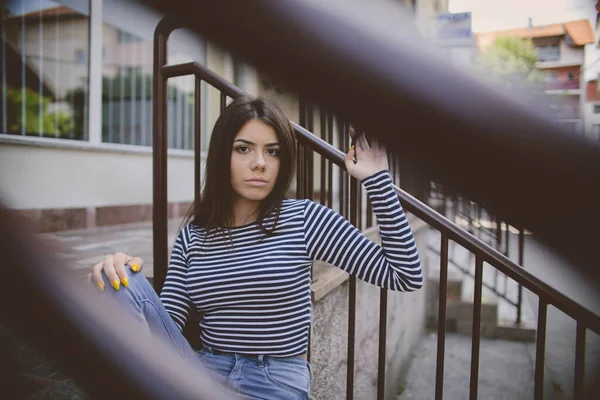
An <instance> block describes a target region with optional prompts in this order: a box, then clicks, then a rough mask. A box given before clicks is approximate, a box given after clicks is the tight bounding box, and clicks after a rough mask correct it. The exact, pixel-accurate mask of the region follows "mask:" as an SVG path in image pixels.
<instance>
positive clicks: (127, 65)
mask: <svg viewBox="0 0 600 400" xmlns="http://www.w3.org/2000/svg"><path fill="white" fill-rule="evenodd" d="M161 18H162V16H161V15H159V14H158V13H156V12H154V11H153V10H151V9H149V8H146V7H144V6H143V5H141V4H140V3H139V2H136V1H135V0H91V1H90V0H60V1H47V0H43V1H39V0H35V1H33V0H19V1H17V0H11V1H8V2H5V3H4V6H3V15H2V26H1V30H2V48H1V50H0V56H1V60H0V63H1V65H2V74H1V75H2V76H1V77H0V79H2V88H3V89H2V93H1V95H0V187H2V188H3V193H2V201H3V202H5V203H7V204H8V205H9V206H10V207H12V208H15V209H19V210H21V212H22V213H23V214H25V215H27V216H30V217H31V219H32V220H33V221H34V224H35V229H37V230H38V231H42V232H45V231H56V230H62V229H73V228H86V227H93V226H101V225H108V224H114V223H123V222H134V221H141V220H148V219H150V218H151V203H152V160H151V159H152V150H151V145H152V68H153V35H154V29H155V27H156V25H157V23H158V22H159V21H160V19H161ZM168 61H169V63H171V64H178V63H182V62H190V61H195V62H198V63H200V64H202V65H205V66H207V67H208V68H210V69H211V70H213V71H214V72H216V73H217V74H220V75H221V76H223V77H224V78H225V79H227V80H229V81H231V82H233V83H235V84H236V85H237V86H240V87H242V89H244V90H246V91H248V92H250V93H253V94H257V77H256V73H255V72H254V71H253V70H252V69H251V68H249V67H248V66H246V65H244V64H242V63H239V62H237V60H235V59H234V58H233V57H232V56H231V55H229V54H228V53H226V52H225V51H223V50H221V49H219V48H218V47H216V46H214V45H213V44H211V43H208V42H206V41H204V40H202V39H199V38H198V37H197V36H196V35H193V34H191V33H189V32H187V31H185V30H176V31H175V32H173V34H172V35H171V38H170V40H169V53H168ZM194 85H195V83H194V78H193V77H189V76H188V77H180V78H174V79H170V80H169V91H168V92H169V93H168V104H169V106H168V108H169V109H168V113H169V116H168V121H169V126H168V131H169V132H168V133H169V136H168V137H169V148H170V149H169V194H168V195H169V203H170V213H171V215H172V216H178V215H181V214H183V213H185V212H186V211H187V209H188V206H189V204H190V202H191V200H192V199H193V198H194V194H193V187H194V185H193V177H194V159H193V157H194V156H193V151H192V149H193V131H194V122H193V121H194V120H193V115H194V114H193V112H194V108H195V107H196V105H195V104H194ZM218 96H219V93H217V92H216V91H215V90H212V89H210V88H207V87H206V86H203V91H202V97H201V100H202V104H201V105H200V110H201V112H202V127H201V128H202V129H201V130H202V149H203V150H206V148H207V144H208V137H209V132H210V131H211V129H212V125H213V124H214V121H215V120H216V118H217V117H218V113H219V109H218V101H211V98H212V99H213V100H214V99H218Z"/></svg>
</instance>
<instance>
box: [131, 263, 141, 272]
mask: <svg viewBox="0 0 600 400" xmlns="http://www.w3.org/2000/svg"><path fill="white" fill-rule="evenodd" d="M139 269H140V266H139V265H137V264H133V265H132V266H131V270H132V271H133V272H138V271H139Z"/></svg>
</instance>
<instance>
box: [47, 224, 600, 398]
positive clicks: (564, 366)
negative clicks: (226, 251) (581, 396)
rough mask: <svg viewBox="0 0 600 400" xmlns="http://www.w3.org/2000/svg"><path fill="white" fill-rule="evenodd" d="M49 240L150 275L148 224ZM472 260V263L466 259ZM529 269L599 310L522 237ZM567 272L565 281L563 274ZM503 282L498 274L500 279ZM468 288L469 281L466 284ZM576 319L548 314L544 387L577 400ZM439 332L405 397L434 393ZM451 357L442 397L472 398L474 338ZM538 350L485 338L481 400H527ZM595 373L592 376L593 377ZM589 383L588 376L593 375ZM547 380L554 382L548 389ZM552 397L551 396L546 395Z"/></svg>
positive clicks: (599, 348)
mask: <svg viewBox="0 0 600 400" xmlns="http://www.w3.org/2000/svg"><path fill="white" fill-rule="evenodd" d="M179 226H180V220H172V221H170V223H169V239H168V240H169V245H171V244H172V243H173V241H174V237H175V234H176V232H177V229H178V227H179ZM40 236H41V237H43V238H44V239H45V240H48V241H51V242H54V243H56V244H58V245H59V246H61V247H62V248H63V249H64V250H63V251H62V252H60V253H59V256H61V257H63V259H65V261H66V262H68V263H70V265H71V266H72V267H73V268H74V269H76V270H78V271H81V273H82V274H84V273H87V271H89V268H90V267H91V266H92V265H93V264H94V263H96V262H98V261H100V260H101V259H102V257H103V256H104V255H106V254H111V253H115V252H117V251H122V252H125V253H128V254H132V255H138V256H140V257H142V258H143V259H144V260H145V268H144V274H145V275H147V276H152V266H153V261H152V229H151V223H150V222H145V223H136V224H128V225H121V226H112V227H102V228H96V229H86V230H79V231H67V232H58V233H53V234H44V235H40ZM516 246H517V236H516V235H512V238H511V251H510V253H511V255H512V256H513V257H516V255H517V250H516ZM450 251H451V253H450V254H451V255H452V254H453V253H454V256H455V257H456V258H457V260H460V259H461V257H464V256H465V255H464V254H462V255H461V250H460V249H454V250H452V247H451V250H450ZM463 262H465V263H467V264H468V263H472V260H471V261H468V260H467V261H464V260H463ZM525 266H526V268H527V269H528V270H529V271H531V272H533V273H534V274H535V275H537V276H540V277H541V278H542V279H544V280H545V281H547V282H548V283H550V284H551V285H552V286H554V287H556V288H557V289H559V290H560V291H562V292H563V293H565V294H566V295H567V296H569V297H572V298H573V299H574V300H576V301H578V302H580V303H581V304H583V305H585V306H586V307H587V308H589V309H590V310H593V311H596V312H597V313H599V314H600V293H598V292H597V291H595V290H594V289H593V287H592V286H590V285H589V284H588V283H587V281H586V277H585V276H582V275H581V274H576V273H574V271H575V270H574V269H571V268H569V264H568V262H566V261H565V260H563V259H562V258H561V257H559V256H558V255H557V254H555V253H554V252H552V251H551V250H549V249H548V248H546V247H545V246H543V245H542V244H540V243H539V242H537V241H536V240H535V239H534V238H533V237H530V236H528V237H527V238H526V241H525ZM565 276H568V277H569V278H568V279H565ZM484 279H485V280H486V281H488V282H493V280H494V279H495V278H494V274H493V271H491V270H489V269H488V268H486V269H485V272H484ZM499 279H500V280H501V279H502V278H501V277H500V278H499ZM464 286H465V288H467V289H465V290H469V289H468V288H469V287H471V284H467V283H465V285H464ZM507 290H508V293H509V295H510V296H515V294H516V285H514V283H511V282H510V281H508V283H507ZM483 296H484V299H487V300H490V299H492V297H493V295H492V294H491V292H489V291H484V295H483ZM524 299H525V301H524V308H523V316H524V320H525V321H527V322H530V323H535V321H536V320H537V298H536V296H534V295H532V294H531V293H528V292H527V291H525V296H524ZM499 314H500V317H501V318H504V319H509V320H514V315H515V314H514V307H511V306H508V305H507V304H503V303H502V302H500V303H499ZM574 337H575V324H574V322H573V321H572V320H571V319H570V318H569V317H566V316H565V315H564V314H562V313H560V312H558V311H556V310H554V309H552V308H551V309H550V311H549V316H548V334H547V353H546V360H547V362H546V366H547V370H546V376H547V377H548V378H549V379H548V380H547V382H546V386H547V389H546V390H545V392H546V393H547V394H548V396H550V395H551V394H558V396H557V397H556V398H557V399H569V398H571V397H572V394H571V393H572V390H571V388H572V386H573V383H572V382H573V367H572V366H573V365H574V353H575V350H574V343H575V341H574ZM434 339H435V338H434V337H431V336H426V337H425V338H424V339H423V342H422V344H421V346H420V348H419V349H417V351H416V353H415V358H414V362H413V364H412V366H411V369H410V372H409V375H408V379H407V382H408V383H407V385H406V391H405V392H404V394H403V397H402V399H409V398H414V399H428V398H433V390H434V387H435V385H434V383H435V379H434V377H435V357H436V346H435V343H436V341H435V340H434ZM587 339H588V340H587V352H586V372H588V373H589V372H591V371H594V370H596V371H597V370H598V368H600V365H599V363H598V361H599V360H600V338H599V337H598V335H595V334H592V333H591V332H589V331H588V338H587ZM446 349H447V357H446V366H445V388H444V392H445V396H444V398H445V399H465V398H468V387H469V370H470V369H469V365H470V351H471V350H470V349H471V342H470V337H468V336H461V335H450V336H448V338H447V344H446ZM534 360H535V347H534V345H533V344H524V343H518V342H508V341H501V340H489V339H484V340H482V345H481V369H480V379H479V382H480V389H479V392H480V397H479V398H481V399H488V398H490V399H504V398H506V399H516V400H519V399H530V398H532V396H533V395H532V393H533V392H532V390H533V389H532V388H533V386H532V385H533V383H532V382H533V376H534V375H533V365H534ZM590 378H591V376H590ZM588 381H589V380H588ZM549 385H550V386H549ZM546 398H547V399H551V398H553V397H546Z"/></svg>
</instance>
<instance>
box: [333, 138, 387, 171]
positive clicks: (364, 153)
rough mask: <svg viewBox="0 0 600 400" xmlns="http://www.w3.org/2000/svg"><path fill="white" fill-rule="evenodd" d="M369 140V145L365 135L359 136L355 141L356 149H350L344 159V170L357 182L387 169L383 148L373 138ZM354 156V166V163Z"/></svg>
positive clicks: (385, 153)
mask: <svg viewBox="0 0 600 400" xmlns="http://www.w3.org/2000/svg"><path fill="white" fill-rule="evenodd" d="M370 140H371V145H369V142H367V138H366V137H365V135H360V137H359V138H358V140H357V141H356V147H355V148H350V151H348V154H346V157H344V161H345V163H346V170H347V171H348V173H349V174H350V175H352V176H353V177H355V178H356V179H358V180H359V181H362V180H363V179H365V178H368V177H369V176H372V175H375V174H376V173H378V172H380V171H383V170H387V169H389V165H388V158H387V152H386V150H385V147H383V145H382V144H380V143H379V141H377V140H376V139H375V138H371V139H370ZM355 155H356V164H355V163H354V157H355Z"/></svg>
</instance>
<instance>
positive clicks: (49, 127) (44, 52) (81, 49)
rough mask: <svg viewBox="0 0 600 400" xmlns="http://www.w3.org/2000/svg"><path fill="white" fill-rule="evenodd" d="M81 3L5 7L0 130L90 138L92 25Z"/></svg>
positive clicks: (0, 62)
mask: <svg viewBox="0 0 600 400" xmlns="http://www.w3.org/2000/svg"><path fill="white" fill-rule="evenodd" d="M79 3H81V4H78V10H79V11H75V10H73V9H71V8H68V7H67V6H64V5H63V4H62V2H61V3H58V2H54V1H46V0H45V1H43V2H42V1H39V2H38V1H11V2H8V3H5V4H6V5H5V6H4V7H3V9H4V13H3V15H2V17H1V18H2V32H1V36H2V39H1V40H2V41H3V43H2V47H1V54H0V58H1V60H0V65H1V67H0V68H1V69H2V71H5V73H4V74H2V77H1V79H2V87H3V88H5V90H3V91H2V93H1V94H0V95H1V96H3V97H2V107H1V108H2V109H1V110H0V132H2V133H6V134H12V135H23V136H38V137H52V138H61V139H75V140H87V136H88V134H87V125H88V124H87V120H88V83H89V66H88V64H87V54H88V52H89V26H90V24H89V17H88V16H87V15H86V13H89V8H88V9H87V10H85V8H86V7H87V6H86V5H87V4H88V2H85V1H83V2H79ZM82 9H83V10H82ZM80 12H83V14H82V13H80Z"/></svg>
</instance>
